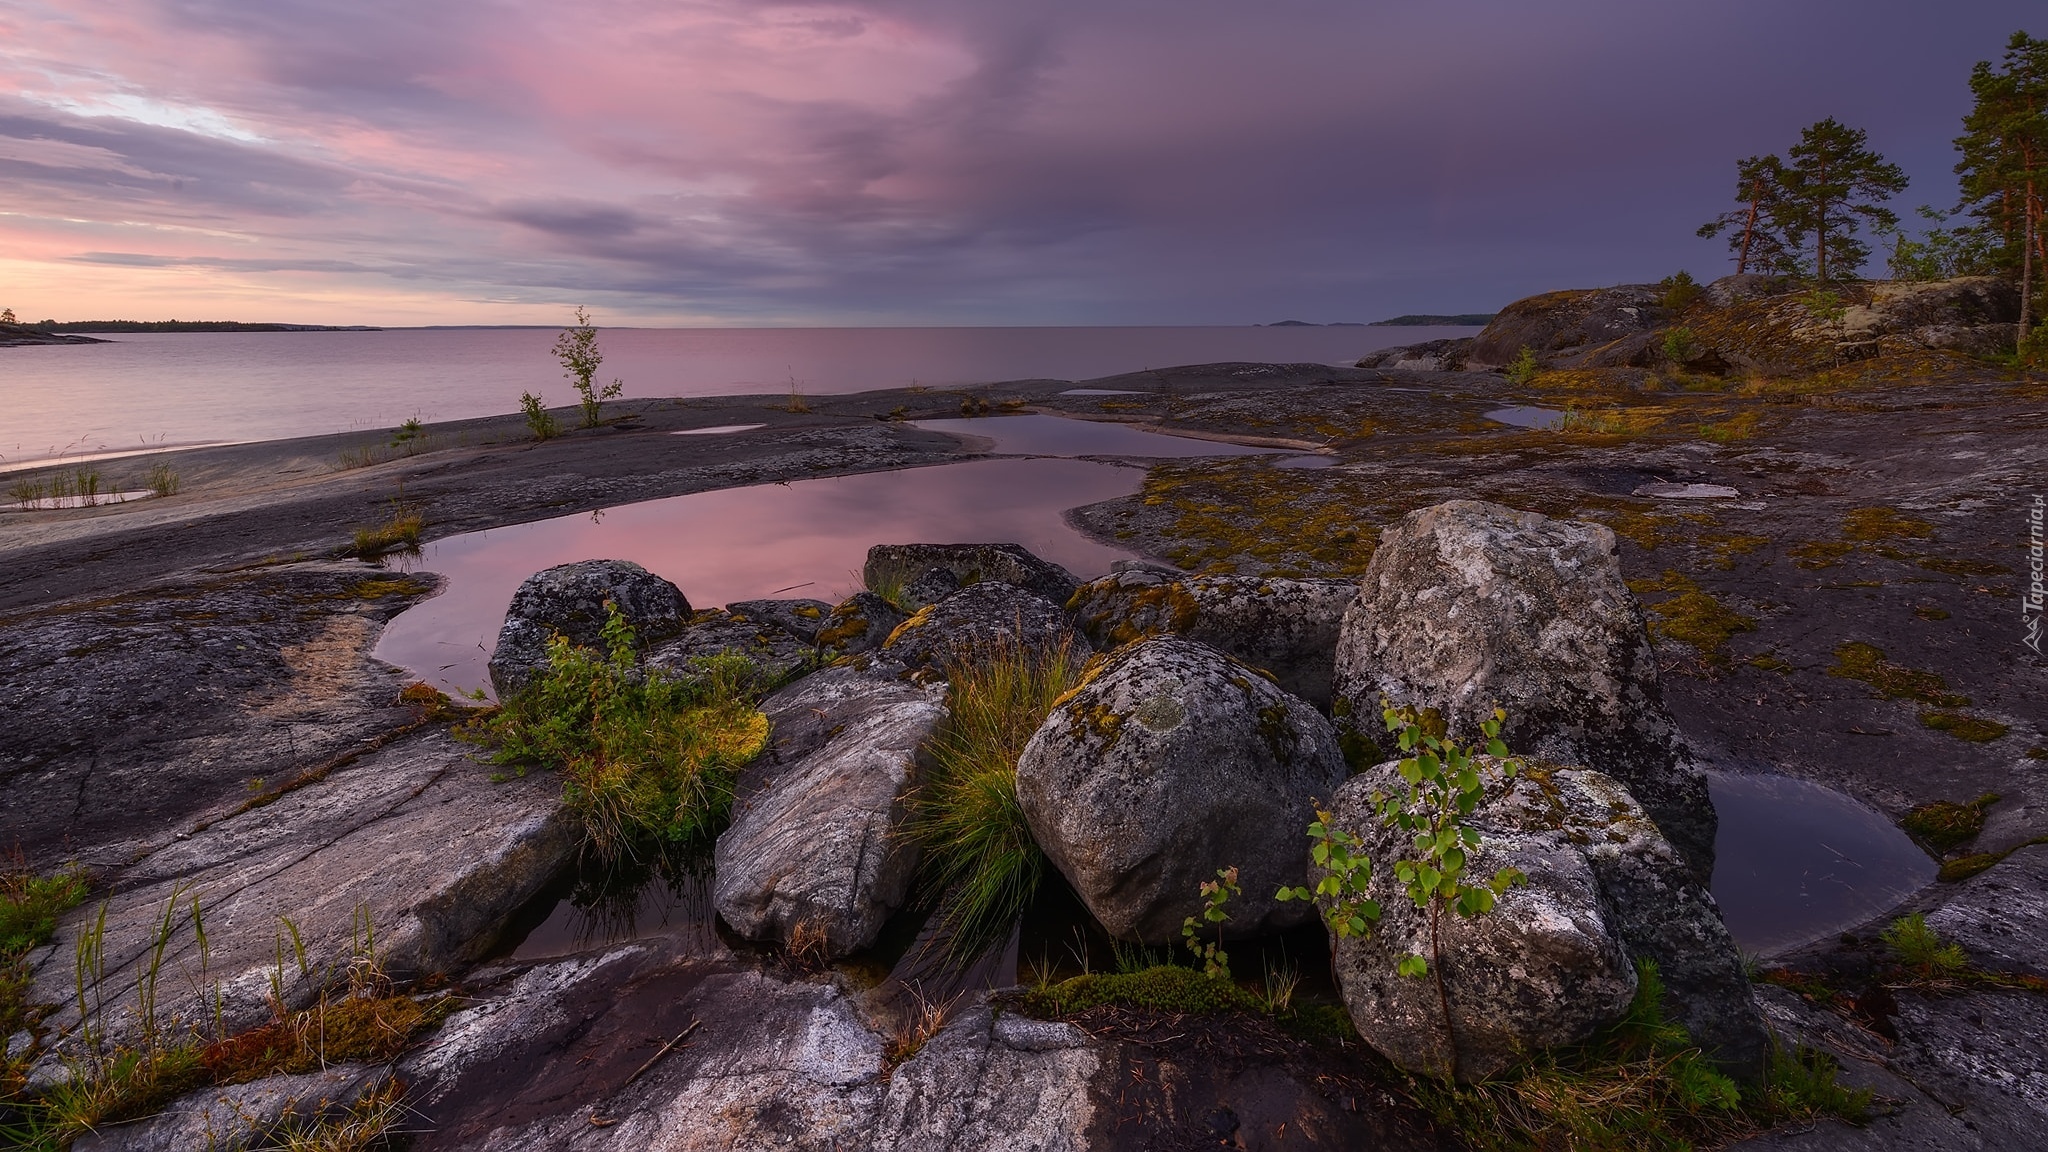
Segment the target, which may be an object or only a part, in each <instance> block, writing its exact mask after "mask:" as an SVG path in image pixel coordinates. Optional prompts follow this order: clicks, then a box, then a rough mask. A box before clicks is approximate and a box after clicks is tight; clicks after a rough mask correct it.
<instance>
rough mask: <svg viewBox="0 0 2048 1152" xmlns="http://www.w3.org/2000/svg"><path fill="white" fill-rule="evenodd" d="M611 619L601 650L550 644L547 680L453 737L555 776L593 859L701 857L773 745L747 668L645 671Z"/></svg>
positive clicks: (613, 614)
mask: <svg viewBox="0 0 2048 1152" xmlns="http://www.w3.org/2000/svg"><path fill="white" fill-rule="evenodd" d="M607 611H608V613H609V616H610V618H609V619H608V620H607V621H606V623H605V626H604V631H603V637H604V645H605V651H604V652H601V653H600V652H593V651H590V650H588V649H585V648H580V647H578V646H576V645H574V644H571V643H570V642H569V641H568V640H567V639H565V638H563V637H560V636H557V637H555V638H554V640H552V641H550V642H549V644H548V667H547V669H546V670H545V671H544V672H542V673H540V674H539V675H538V676H536V677H535V678H534V680H533V682H532V683H531V684H529V685H528V686H527V687H525V688H524V689H522V690H521V691H519V692H517V693H514V694H513V695H512V697H511V698H510V699H508V700H506V701H505V703H504V706H503V707H501V708H499V709H497V710H496V711H495V712H492V713H489V714H486V715H484V716H481V717H479V718H477V720H475V721H473V722H472V723H471V724H469V725H467V726H465V727H464V728H463V729H461V730H460V731H462V733H463V734H464V736H465V737H466V738H467V739H470V740H472V741H474V742H477V743H480V744H483V745H485V746H487V747H489V748H490V749H491V755H490V762H491V763H493V764H501V765H510V766H513V767H515V768H517V769H519V770H520V771H522V772H523V771H524V770H525V768H526V767H528V766H531V765H541V766H546V767H552V768H555V769H557V770H559V771H560V772H561V774H562V779H563V787H562V791H563V796H564V798H565V799H567V801H568V803H569V807H570V808H571V809H572V810H574V811H575V812H576V813H577V815H578V816H580V817H581V818H582V822H583V827H584V834H585V836H586V838H587V842H588V845H589V847H590V848H591V849H593V850H594V851H595V853H596V854H597V856H598V857H599V858H600V859H604V860H610V861H616V862H626V861H634V862H638V861H641V860H643V859H644V858H646V857H647V854H648V852H649V851H650V850H652V851H654V852H656V853H665V852H667V851H669V850H677V849H679V850H682V851H684V852H686V853H699V852H702V851H703V850H706V849H708V848H709V847H710V845H711V842H712V840H713V839H715V838H716V837H717V835H718V833H719V832H720V831H721V830H722V829H723V828H724V826H725V822H726V819H727V817H728V816H729V815H730V813H731V810H732V800H733V789H734V787H735V785H736V784H737V783H738V781H739V773H740V769H741V768H743V767H745V766H746V764H747V763H748V762H749V761H751V760H752V759H753V758H754V757H755V756H757V755H759V754H760V752H761V750H762V749H763V748H764V747H766V746H767V743H768V718H767V717H766V716H764V715H762V714H761V712H760V711H759V710H758V709H757V708H755V706H754V705H755V702H756V694H757V692H758V690H759V684H758V678H757V676H756V675H755V671H754V667H753V665H752V664H751V663H749V662H748V661H747V660H746V659H744V658H743V657H739V656H734V655H719V656H713V657H710V658H708V659H703V660H698V661H695V662H694V674H693V675H691V676H689V677H686V678H675V677H670V676H667V675H664V674H661V673H658V672H645V673H643V671H642V670H641V669H640V668H639V667H638V665H637V662H636V661H635V659H634V655H633V653H634V647H633V631H632V629H631V628H630V627H629V626H628V625H627V624H626V622H625V619H624V618H623V617H621V616H620V615H619V612H618V609H617V608H615V607H609V606H608V608H607Z"/></svg>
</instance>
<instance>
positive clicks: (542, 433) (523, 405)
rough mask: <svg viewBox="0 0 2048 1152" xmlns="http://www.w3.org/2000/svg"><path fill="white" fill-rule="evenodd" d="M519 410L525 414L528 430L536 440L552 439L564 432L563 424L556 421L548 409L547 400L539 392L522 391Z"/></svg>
mask: <svg viewBox="0 0 2048 1152" xmlns="http://www.w3.org/2000/svg"><path fill="white" fill-rule="evenodd" d="M519 411H520V412H521V413H522V414H524V415H525V417H526V430H527V431H528V432H530V433H532V434H533V438H534V439H535V440H552V439H554V438H555V437H557V436H560V435H561V434H562V426H561V424H559V423H557V422H556V420H555V417H554V414H553V413H551V412H549V411H548V406H547V402H546V401H544V400H542V399H541V398H540V396H539V395H538V394H537V393H533V392H521V393H520V394H519Z"/></svg>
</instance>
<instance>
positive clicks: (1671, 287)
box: [1657, 268, 1706, 312]
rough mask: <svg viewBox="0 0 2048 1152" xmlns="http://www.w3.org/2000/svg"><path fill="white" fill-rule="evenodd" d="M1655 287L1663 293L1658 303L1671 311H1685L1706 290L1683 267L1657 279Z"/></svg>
mask: <svg viewBox="0 0 2048 1152" xmlns="http://www.w3.org/2000/svg"><path fill="white" fill-rule="evenodd" d="M1657 287H1659V288H1662V289H1663V290H1664V295H1663V297H1662V298H1661V299H1660V300H1658V303H1659V304H1662V305H1663V306H1664V307H1666V308H1669V309H1671V310H1672V311H1673V312H1683V311H1685V310H1686V309H1687V308H1689V307H1691V306H1692V302H1693V301H1695V300H1698V299H1699V298H1700V296H1701V295H1702V294H1704V293H1705V292H1706V289H1704V288H1702V287H1700V286H1699V283H1698V282H1697V281H1695V280H1694V279H1693V278H1692V273H1690V272H1687V271H1686V270H1685V269H1683V268H1681V269H1679V270H1678V271H1677V272H1676V273H1674V274H1672V275H1670V276H1666V277H1665V278H1663V279H1662V280H1659V281H1657Z"/></svg>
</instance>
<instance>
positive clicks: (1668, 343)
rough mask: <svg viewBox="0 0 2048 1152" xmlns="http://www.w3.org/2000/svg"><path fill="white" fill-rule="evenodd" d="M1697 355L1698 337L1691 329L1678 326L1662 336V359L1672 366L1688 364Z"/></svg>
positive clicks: (1698, 351)
mask: <svg viewBox="0 0 2048 1152" xmlns="http://www.w3.org/2000/svg"><path fill="white" fill-rule="evenodd" d="M1699 354H1700V341H1699V337H1698V336H1696V335H1694V334H1693V330H1692V329H1690V328H1687V327H1685V326H1684V325H1680V326H1679V327H1676V328H1673V329H1672V330H1671V331H1669V332H1666V333H1665V334H1664V358H1665V359H1667V360H1669V361H1671V362H1672V363H1673V364H1686V363H1689V362H1690V361H1691V360H1692V359H1693V358H1694V357H1696V356H1698V355H1699Z"/></svg>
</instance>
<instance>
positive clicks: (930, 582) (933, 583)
mask: <svg viewBox="0 0 2048 1152" xmlns="http://www.w3.org/2000/svg"><path fill="white" fill-rule="evenodd" d="M966 586H967V585H966V582H965V581H963V580H961V579H960V576H959V574H958V573H956V572H954V571H953V570H952V569H951V568H927V569H925V571H924V573H923V574H922V575H920V576H918V577H917V578H915V579H913V580H911V581H910V582H909V583H907V584H905V585H903V593H902V595H900V596H898V597H897V598H896V603H897V604H899V605H901V606H902V607H903V609H904V610H905V611H909V612H915V611H917V610H918V609H919V608H922V607H924V606H925V605H927V604H937V603H938V602H939V601H941V600H944V599H945V598H946V597H948V596H951V595H952V594H953V593H955V592H958V591H959V590H960V589H962V588H965V587H966Z"/></svg>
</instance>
